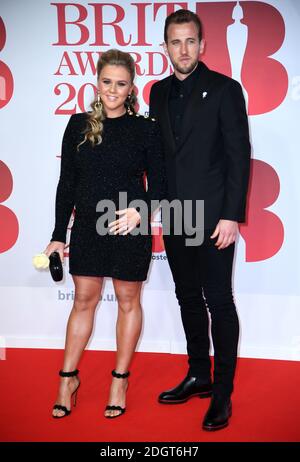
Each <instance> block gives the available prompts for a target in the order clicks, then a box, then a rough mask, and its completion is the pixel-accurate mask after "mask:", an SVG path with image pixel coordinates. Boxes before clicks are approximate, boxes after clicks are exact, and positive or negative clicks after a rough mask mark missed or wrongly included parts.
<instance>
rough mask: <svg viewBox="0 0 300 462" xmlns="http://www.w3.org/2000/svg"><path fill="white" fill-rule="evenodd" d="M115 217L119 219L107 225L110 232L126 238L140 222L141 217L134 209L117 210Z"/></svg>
mask: <svg viewBox="0 0 300 462" xmlns="http://www.w3.org/2000/svg"><path fill="white" fill-rule="evenodd" d="M116 215H121V218H119V219H118V220H115V221H112V222H111V223H109V224H108V226H109V230H110V232H111V233H114V234H122V235H123V236H126V234H128V233H130V232H131V231H132V230H133V229H134V228H135V227H136V226H137V225H138V224H139V223H140V221H141V215H140V214H139V212H138V211H137V210H136V209H135V208H129V209H123V210H117V211H116Z"/></svg>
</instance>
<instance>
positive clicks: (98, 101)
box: [95, 91, 103, 111]
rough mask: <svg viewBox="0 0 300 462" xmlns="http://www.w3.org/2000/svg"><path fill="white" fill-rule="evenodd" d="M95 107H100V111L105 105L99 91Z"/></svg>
mask: <svg viewBox="0 0 300 462" xmlns="http://www.w3.org/2000/svg"><path fill="white" fill-rule="evenodd" d="M95 107H96V109H98V111H102V108H103V105H102V101H101V97H100V93H99V91H98V92H97V101H96V102H95Z"/></svg>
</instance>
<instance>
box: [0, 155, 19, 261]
mask: <svg viewBox="0 0 300 462" xmlns="http://www.w3.org/2000/svg"><path fill="white" fill-rule="evenodd" d="M0 178H1V182H0V202H3V201H5V200H6V199H8V197H9V196H10V195H11V192H12V188H13V179H12V175H11V172H10V170H9V168H8V167H7V165H6V164H5V163H4V162H2V161H0ZM0 229H1V233H0V253H2V252H6V251H7V250H9V249H10V248H11V247H13V245H14V244H15V242H16V241H17V239H18V235H19V223H18V219H17V217H16V215H15V214H14V212H13V211H12V210H10V209H9V208H8V207H6V206H5V205H0Z"/></svg>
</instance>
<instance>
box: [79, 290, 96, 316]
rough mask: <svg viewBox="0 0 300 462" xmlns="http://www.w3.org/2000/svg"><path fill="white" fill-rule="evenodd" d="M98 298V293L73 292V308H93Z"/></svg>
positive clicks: (80, 309) (81, 309)
mask: <svg viewBox="0 0 300 462" xmlns="http://www.w3.org/2000/svg"><path fill="white" fill-rule="evenodd" d="M99 300H100V296H99V294H90V293H88V292H79V293H75V299H74V309H75V310H77V311H85V310H91V309H95V308H96V306H97V304H98V302H99Z"/></svg>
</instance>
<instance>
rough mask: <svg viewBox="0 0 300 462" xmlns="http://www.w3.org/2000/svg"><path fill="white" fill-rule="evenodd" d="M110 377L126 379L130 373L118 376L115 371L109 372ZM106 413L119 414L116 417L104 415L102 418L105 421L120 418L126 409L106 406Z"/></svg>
mask: <svg viewBox="0 0 300 462" xmlns="http://www.w3.org/2000/svg"><path fill="white" fill-rule="evenodd" d="M111 375H112V376H113V377H116V378H117V379H127V377H129V375H130V372H129V371H128V372H125V373H124V374H119V373H118V372H116V371H115V369H114V370H113V371H111ZM105 410H106V411H120V414H116V415H105V416H104V417H106V418H107V419H114V418H115V417H120V416H121V415H123V414H124V412H125V411H126V407H121V406H110V405H108V406H106V408H105Z"/></svg>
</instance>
